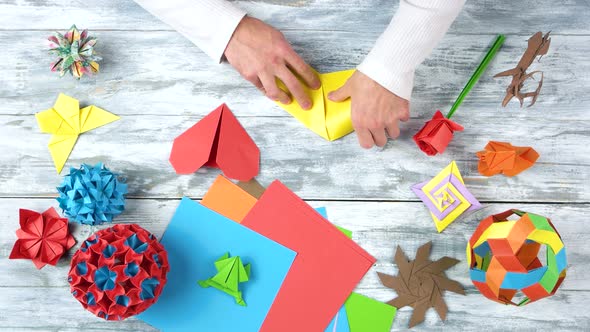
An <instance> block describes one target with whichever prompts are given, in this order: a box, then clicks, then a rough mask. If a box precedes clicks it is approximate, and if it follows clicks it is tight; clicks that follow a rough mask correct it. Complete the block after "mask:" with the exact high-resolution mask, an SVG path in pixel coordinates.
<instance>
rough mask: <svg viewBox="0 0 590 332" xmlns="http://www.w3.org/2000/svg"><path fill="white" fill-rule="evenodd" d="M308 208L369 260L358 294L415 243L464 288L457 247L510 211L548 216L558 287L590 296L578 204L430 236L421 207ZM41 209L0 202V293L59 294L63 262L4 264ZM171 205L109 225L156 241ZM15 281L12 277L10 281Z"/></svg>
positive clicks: (137, 207) (135, 207) (156, 205)
mask: <svg viewBox="0 0 590 332" xmlns="http://www.w3.org/2000/svg"><path fill="white" fill-rule="evenodd" d="M310 204H311V205H312V206H314V207H319V206H326V207H327V209H328V216H329V219H330V220H331V221H332V222H334V223H335V224H337V225H339V226H342V227H345V228H348V229H350V230H351V231H353V239H354V240H355V241H356V242H357V243H359V245H361V246H362V247H363V248H365V249H366V250H367V251H368V252H369V253H371V254H372V255H373V256H374V257H375V258H377V263H376V265H375V267H374V268H373V269H372V270H371V271H370V272H369V273H368V274H367V275H366V277H365V278H364V279H363V282H362V283H361V284H360V285H359V287H360V288H361V289H365V288H366V289H371V288H379V287H380V286H379V285H380V283H379V281H378V279H377V276H376V274H375V271H381V272H392V273H393V272H394V271H395V268H394V267H393V266H394V264H393V255H394V250H395V248H396V247H397V245H400V246H402V247H403V248H404V250H406V252H407V253H408V255H412V254H413V252H414V251H415V250H416V249H417V248H418V247H419V246H420V245H422V244H423V243H425V242H427V241H430V240H432V241H433V243H434V244H433V257H440V256H445V255H447V256H451V257H456V258H458V259H460V260H461V261H462V263H461V264H459V265H457V266H456V267H454V268H453V269H452V270H451V272H450V275H451V276H452V277H453V278H455V279H457V280H459V281H460V282H461V283H463V284H464V285H469V284H470V280H469V275H468V267H467V265H466V261H465V246H466V243H467V241H468V239H469V238H470V237H471V234H472V233H473V231H474V230H475V228H476V227H477V224H478V222H479V220H481V219H483V218H485V217H487V216H488V215H490V214H495V213H499V212H503V211H505V210H507V209H510V208H518V209H521V210H524V211H530V212H533V213H537V214H540V215H544V216H547V217H549V218H550V219H551V220H552V222H553V223H554V224H555V227H556V228H557V229H558V231H559V232H560V234H561V236H562V238H563V239H564V242H565V244H566V246H567V248H568V260H569V266H570V268H569V270H568V277H567V279H566V281H565V282H564V284H563V286H562V288H563V289H567V290H590V281H588V280H587V278H586V277H585V276H587V275H588V274H589V273H590V263H589V261H590V259H589V257H588V253H589V252H590V244H589V243H588V241H587V239H588V237H589V236H590V235H589V233H590V230H588V228H587V227H584V222H585V219H586V218H585V214H586V211H587V209H588V205H586V204H576V205H569V204H550V205H549V204H548V205H544V204H514V203H513V204H487V205H486V206H485V208H484V209H483V210H480V211H477V212H476V213H474V214H471V215H468V216H466V217H463V218H462V219H460V220H458V221H456V222H455V223H453V224H452V225H451V226H449V227H448V228H447V229H446V230H445V231H444V232H443V233H441V234H438V233H437V232H436V229H435V227H434V225H433V223H432V220H431V219H430V216H429V214H428V211H427V209H426V208H425V207H424V205H423V204H422V203H384V202H333V201H330V202H322V201H312V202H310ZM49 206H54V207H56V209H57V208H58V207H57V204H56V203H55V201H53V200H48V199H29V200H27V199H0V207H2V211H5V213H3V214H2V215H1V216H0V221H1V222H0V257H1V258H2V259H0V268H1V269H2V270H3V271H12V273H4V274H0V286H4V287H64V286H67V281H66V275H67V270H68V268H69V262H68V259H69V257H71V255H73V251H74V250H71V252H70V253H69V254H70V256H68V259H62V260H61V261H60V263H59V264H58V266H57V267H51V266H48V267H46V268H43V269H42V270H40V271H38V270H36V269H35V268H34V266H33V265H32V263H31V262H30V261H27V260H8V259H6V257H8V255H9V253H10V250H11V249H12V246H13V244H14V241H15V240H16V235H15V234H14V232H15V231H16V229H17V228H18V208H28V209H33V210H36V211H43V210H45V209H46V208H48V207H49ZM177 206H178V200H150V199H141V200H136V199H133V200H128V203H127V211H126V212H125V213H123V214H122V215H121V216H120V217H119V218H117V219H116V222H119V223H138V224H140V225H141V226H143V227H144V228H146V229H147V230H149V231H150V232H152V233H153V234H154V235H156V236H158V237H160V236H161V235H162V234H163V233H164V231H165V229H166V226H167V225H168V222H169V221H170V219H171V218H172V215H173V214H174V211H175V210H176V207H177ZM108 226H109V225H103V226H100V227H86V226H84V227H83V226H80V225H77V224H72V232H73V234H74V236H75V238H76V239H77V240H78V244H77V246H76V248H77V247H78V246H79V245H80V243H81V242H82V241H84V240H85V239H86V238H87V237H88V236H90V235H91V234H92V233H93V232H94V231H96V230H97V229H99V228H105V227H108ZM15 275H18V276H19V277H18V278H15V277H14V276H15Z"/></svg>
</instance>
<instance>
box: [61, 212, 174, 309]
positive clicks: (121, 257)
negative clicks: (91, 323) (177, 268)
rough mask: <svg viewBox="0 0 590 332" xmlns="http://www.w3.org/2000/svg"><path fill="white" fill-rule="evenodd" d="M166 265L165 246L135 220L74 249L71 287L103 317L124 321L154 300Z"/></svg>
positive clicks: (165, 272)
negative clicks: (134, 222)
mask: <svg viewBox="0 0 590 332" xmlns="http://www.w3.org/2000/svg"><path fill="white" fill-rule="evenodd" d="M169 270H170V266H169V265H168V255H167V253H166V250H165V249H164V246H163V245H162V244H161V243H160V242H158V240H157V239H156V238H155V237H154V236H153V235H152V234H150V233H149V232H148V231H146V230H145V229H143V228H141V227H140V226H138V225H136V224H128V225H122V224H119V225H115V226H113V227H111V228H107V229H103V230H101V231H98V232H96V233H94V234H93V235H92V236H90V237H89V238H88V239H87V240H86V241H84V243H83V244H82V246H81V247H80V249H79V250H78V251H77V252H76V253H75V254H74V257H73V258H72V263H71V266H70V272H69V273H68V281H69V283H70V290H71V292H72V294H73V295H74V297H75V298H76V299H77V300H78V301H79V302H80V303H81V304H82V306H83V307H84V308H85V309H86V310H88V311H90V312H92V313H93V314H95V315H96V316H98V317H101V318H104V319H106V320H123V319H125V318H127V317H130V316H133V315H136V314H139V313H141V312H143V311H144V310H146V309H147V308H148V307H149V306H150V305H152V304H154V303H155V302H156V301H157V299H158V296H160V293H161V292H162V289H163V288H164V285H165V284H166V274H167V273H168V271H169Z"/></svg>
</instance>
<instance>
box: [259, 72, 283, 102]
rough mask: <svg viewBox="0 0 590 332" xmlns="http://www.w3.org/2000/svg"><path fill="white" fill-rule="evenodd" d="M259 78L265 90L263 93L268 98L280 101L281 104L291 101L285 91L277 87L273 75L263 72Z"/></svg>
mask: <svg viewBox="0 0 590 332" xmlns="http://www.w3.org/2000/svg"><path fill="white" fill-rule="evenodd" d="M259 78H260V82H261V83H262V86H263V89H264V91H265V95H266V96H267V97H268V98H270V99H272V100H274V101H280V102H281V103H283V104H290V103H291V98H290V97H289V95H288V94H287V93H286V92H285V91H283V90H281V89H279V87H278V86H277V81H276V79H275V77H274V76H273V75H270V74H267V73H264V74H261V75H260V76H259Z"/></svg>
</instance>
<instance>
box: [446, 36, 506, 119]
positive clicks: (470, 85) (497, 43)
mask: <svg viewBox="0 0 590 332" xmlns="http://www.w3.org/2000/svg"><path fill="white" fill-rule="evenodd" d="M504 39H506V37H504V35H498V37H497V38H496V41H494V44H493V45H492V47H491V48H490V50H489V51H488V53H487V54H486V56H485V57H484V58H483V60H482V61H481V63H480V64H479V66H477V69H476V70H475V72H474V73H473V75H471V78H470V79H469V82H467V84H466V85H465V87H464V88H463V90H462V91H461V93H460V94H459V97H457V100H455V103H454V104H453V106H452V107H451V110H450V111H449V113H447V119H450V118H451V116H453V114H454V113H455V111H456V110H457V108H459V106H461V103H463V99H465V97H467V95H468V94H469V91H471V88H473V86H474V85H475V83H477V81H478V80H479V77H480V76H481V74H483V72H484V71H485V70H486V68H487V67H488V65H489V64H490V62H491V61H492V59H493V58H494V56H495V55H496V53H498V50H499V49H500V46H502V44H503V43H504Z"/></svg>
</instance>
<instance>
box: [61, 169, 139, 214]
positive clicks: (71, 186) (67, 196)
mask: <svg viewBox="0 0 590 332" xmlns="http://www.w3.org/2000/svg"><path fill="white" fill-rule="evenodd" d="M117 177H118V174H116V173H113V172H111V171H110V170H109V169H108V168H106V167H105V166H104V165H103V164H102V163H98V164H96V165H94V166H90V165H87V164H82V166H80V168H79V169H75V168H73V167H72V168H70V174H68V175H66V176H65V177H64V180H63V182H62V184H61V185H60V186H59V187H57V191H58V192H59V197H58V198H57V201H58V202H59V207H60V208H62V209H63V211H64V213H65V215H66V216H67V217H68V219H69V220H70V221H75V222H79V223H80V224H87V225H100V224H102V223H105V222H112V221H113V218H114V217H115V216H117V215H119V214H121V212H123V210H125V194H127V184H125V183H124V182H123V181H122V180H119V179H118V178H117Z"/></svg>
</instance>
